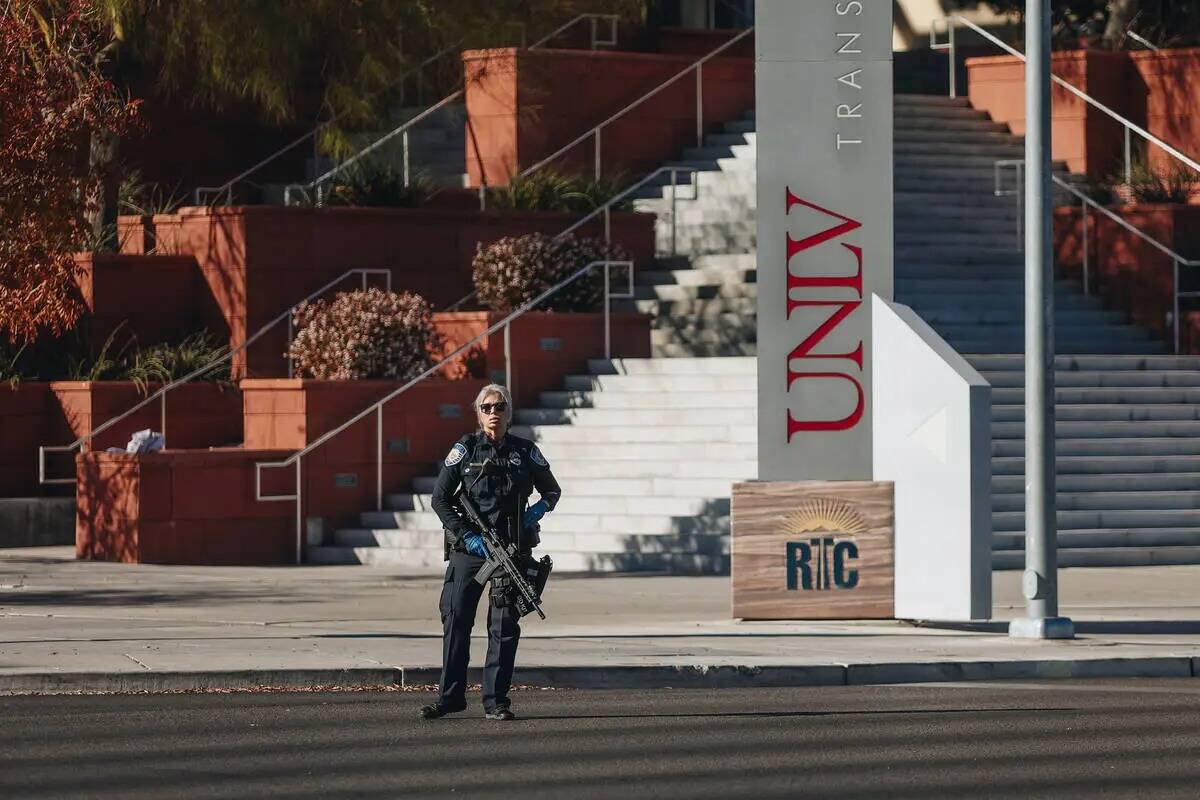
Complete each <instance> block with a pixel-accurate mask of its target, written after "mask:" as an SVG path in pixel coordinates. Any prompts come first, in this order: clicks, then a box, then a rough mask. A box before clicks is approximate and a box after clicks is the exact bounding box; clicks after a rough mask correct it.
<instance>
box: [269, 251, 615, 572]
mask: <svg viewBox="0 0 1200 800" xmlns="http://www.w3.org/2000/svg"><path fill="white" fill-rule="evenodd" d="M600 266H602V267H603V268H604V357H605V358H611V357H612V339H611V322H610V316H611V314H612V309H611V306H612V302H611V301H612V299H614V298H632V297H633V296H634V291H633V262H632V261H613V260H600V261H592V262H590V263H589V264H587V265H585V266H583V267H581V268H580V269H578V270H576V271H575V272H574V273H572V274H571V275H570V276H568V277H567V278H565V279H564V280H561V281H559V282H558V283H556V284H554V285H553V286H551V287H550V288H549V289H546V290H545V291H544V292H542V293H541V294H539V295H538V296H537V297H535V298H533V299H532V300H529V301H527V302H526V303H524V304H523V305H521V306H520V307H519V308H517V309H516V310H514V311H512V312H511V313H510V314H509V315H508V316H506V317H505V318H504V319H502V320H500V321H499V322H496V323H494V324H493V325H490V326H488V328H487V330H485V331H483V332H482V333H480V334H478V335H477V336H475V337H473V338H472V339H471V340H469V341H467V342H464V343H463V344H461V345H459V346H458V347H457V348H455V349H454V350H453V351H452V352H451V353H449V354H448V355H446V356H444V357H443V358H442V359H441V360H440V361H438V362H437V363H435V364H434V365H433V366H431V367H429V368H428V369H426V370H425V371H424V372H422V373H421V374H420V375H417V376H416V377H415V378H411V379H410V380H409V381H408V382H407V383H405V384H404V385H403V386H401V387H399V388H397V389H395V390H393V391H392V392H390V393H388V394H387V395H386V396H384V397H383V398H381V399H379V400H377V401H375V402H374V403H372V404H371V405H369V406H367V408H365V409H363V410H362V411H360V412H359V413H357V414H355V415H354V416H353V417H351V418H350V419H348V420H346V421H345V422H343V423H342V424H341V425H338V426H337V427H336V428H333V429H331V430H329V431H327V432H326V433H324V434H322V435H321V436H319V437H317V438H316V439H315V440H314V441H313V442H311V443H310V444H308V445H307V446H305V447H304V448H303V449H301V450H298V451H296V452H295V453H293V454H292V455H291V456H289V457H288V458H286V459H285V460H283V461H259V462H255V464H254V498H255V500H256V501H258V502H287V501H295V503H296V563H297V564H299V563H301V561H302V559H303V545H302V539H301V537H302V530H303V519H302V517H303V513H304V512H303V505H304V504H303V493H304V489H303V482H302V472H301V470H302V463H303V459H304V457H305V456H306V455H308V454H309V453H311V452H312V451H313V450H316V449H317V448H318V447H321V446H322V445H323V444H325V443H326V442H328V441H329V440H330V439H332V438H334V437H335V436H337V435H338V434H340V433H342V432H343V431H345V430H346V429H348V428H350V427H351V426H353V425H354V424H355V423H358V422H360V421H362V420H363V419H366V418H367V417H368V416H370V415H371V414H372V413H374V414H375V415H376V416H375V433H376V447H375V507H376V509H377V510H382V509H383V407H384V406H385V405H387V404H388V403H389V402H391V401H392V400H394V399H395V398H397V397H399V396H400V395H402V394H404V393H405V392H406V391H408V390H409V389H411V388H412V387H413V386H416V385H417V384H418V383H420V382H421V381H423V380H425V379H426V378H428V377H429V376H430V375H433V374H434V373H435V372H438V371H439V370H441V369H442V368H443V367H445V366H446V365H447V364H449V363H451V362H452V361H454V360H455V359H457V358H458V357H459V356H460V355H462V354H464V353H466V352H467V351H468V350H469V349H470V348H471V347H472V346H474V345H475V344H476V343H478V342H479V341H481V340H483V339H486V338H487V337H488V336H491V335H492V334H493V333H495V332H496V331H497V330H500V329H501V328H503V329H504V354H505V372H506V380H507V384H506V385H508V386H509V387H511V386H512V359H511V358H510V357H509V354H510V353H511V339H510V325H511V323H512V322H513V321H514V320H516V319H517V318H518V317H520V316H522V315H523V314H524V313H525V312H527V311H529V310H530V309H531V308H533V307H534V306H536V305H538V304H539V303H541V302H542V301H543V300H545V299H546V298H547V297H549V296H550V295H552V294H554V293H556V292H558V291H559V290H560V289H562V288H564V287H565V286H567V285H568V284H571V283H573V282H575V281H576V280H578V279H579V278H581V277H583V276H584V275H585V274H587V273H589V272H591V270H593V269H595V268H596V267H600ZM614 266H617V267H625V268H626V269H627V270H628V275H629V289H628V291H627V292H625V293H621V294H614V293H613V292H612V290H611V268H612V267H614ZM292 465H295V467H296V493H295V494H289V495H264V494H263V493H262V470H263V467H267V468H270V469H282V468H285V467H289V466H292Z"/></svg>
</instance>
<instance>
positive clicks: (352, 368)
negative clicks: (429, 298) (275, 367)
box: [287, 289, 443, 381]
mask: <svg viewBox="0 0 1200 800" xmlns="http://www.w3.org/2000/svg"><path fill="white" fill-rule="evenodd" d="M292 318H293V321H294V323H295V327H296V336H295V338H294V339H293V340H292V344H291V347H290V348H288V352H287V356H288V357H289V358H291V359H292V360H293V361H294V362H295V366H296V374H297V375H300V376H306V377H311V378H321V379H324V380H338V381H344V380H357V379H364V378H400V379H406V378H413V377H416V376H417V375H419V374H420V373H421V372H423V371H424V370H426V369H428V368H429V367H431V366H433V363H434V353H438V352H441V350H442V348H443V343H442V338H441V336H440V335H439V334H438V333H437V331H436V330H435V329H434V327H433V313H432V310H431V309H430V307H429V303H427V302H425V299H424V298H423V297H421V296H420V295H419V294H413V293H412V292H400V293H396V292H388V291H383V290H381V289H367V290H365V291H356V292H343V293H340V294H338V295H337V296H336V297H334V299H333V300H332V301H327V300H316V301H314V302H312V303H302V304H301V305H300V306H298V307H297V309H296V311H295V313H294V314H293V315H292Z"/></svg>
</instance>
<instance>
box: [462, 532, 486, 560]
mask: <svg viewBox="0 0 1200 800" xmlns="http://www.w3.org/2000/svg"><path fill="white" fill-rule="evenodd" d="M463 544H465V545H466V546H467V552H468V553H470V554H471V555H473V556H479V557H480V558H487V557H488V551H487V546H486V545H484V543H483V537H482V536H480V535H479V534H478V533H468V534H467V535H466V536H464V537H463Z"/></svg>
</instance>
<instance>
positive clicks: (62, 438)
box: [50, 381, 242, 450]
mask: <svg viewBox="0 0 1200 800" xmlns="http://www.w3.org/2000/svg"><path fill="white" fill-rule="evenodd" d="M160 385H161V384H150V386H149V387H148V388H147V390H146V391H147V393H149V392H154V391H156V390H157V389H158V388H159V386H160ZM50 389H51V391H52V392H53V393H54V395H55V396H56V398H57V400H58V406H59V412H58V417H59V418H58V419H57V420H56V421H55V425H54V429H53V430H52V431H51V433H52V435H53V436H55V437H56V438H57V439H58V440H59V441H56V442H54V444H69V443H70V442H72V441H74V440H75V439H77V438H79V437H80V436H84V435H86V434H88V433H91V431H92V429H93V428H94V427H96V426H98V425H102V424H103V423H105V422H107V421H108V420H110V419H111V418H113V417H115V416H117V415H118V414H121V413H124V412H125V411H127V410H128V409H129V408H131V407H132V406H134V405H137V403H139V402H141V401H142V400H143V399H144V398H145V396H146V395H145V394H143V393H142V392H140V391H139V390H138V388H137V386H135V385H134V384H133V383H132V382H130V381H55V382H54V383H51V384H50ZM161 420H162V413H161V406H160V401H158V400H155V401H153V402H151V403H148V404H147V405H146V406H145V407H144V408H141V409H139V410H138V411H136V412H134V413H133V414H131V415H130V416H129V417H127V418H126V419H124V420H121V421H120V422H118V423H117V424H116V425H114V426H112V427H111V428H109V429H108V430H106V431H104V432H103V433H101V434H99V435H98V436H97V437H96V438H95V439H93V440H92V441H91V444H90V447H89V448H88V449H91V450H104V449H105V448H108V447H122V448H123V447H125V445H126V444H127V443H128V442H129V438H130V437H131V436H132V435H133V434H134V433H135V432H137V431H140V430H144V429H146V428H150V429H152V430H155V431H160V430H161V429H162V421H161ZM166 433H167V444H168V446H169V447H170V448H171V449H173V450H174V449H192V448H202V447H221V446H225V445H230V444H237V443H239V442H241V441H242V396H241V392H240V391H239V390H238V389H237V387H235V386H227V385H220V384H215V383H206V382H193V383H187V384H184V385H182V386H179V387H177V388H175V389H172V390H171V391H170V392H168V393H167V431H166Z"/></svg>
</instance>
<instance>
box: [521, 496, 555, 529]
mask: <svg viewBox="0 0 1200 800" xmlns="http://www.w3.org/2000/svg"><path fill="white" fill-rule="evenodd" d="M549 510H550V506H548V505H546V501H545V500H538V501H537V502H536V503H534V504H533V505H531V506H530V507H529V508H527V509H525V516H524V517H522V518H521V524H522V525H523V526H525V527H526V528H528V527H529V526H531V525H535V524H537V522H538V521H539V520H541V518H542V517H544V516H546V512H547V511H549Z"/></svg>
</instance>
